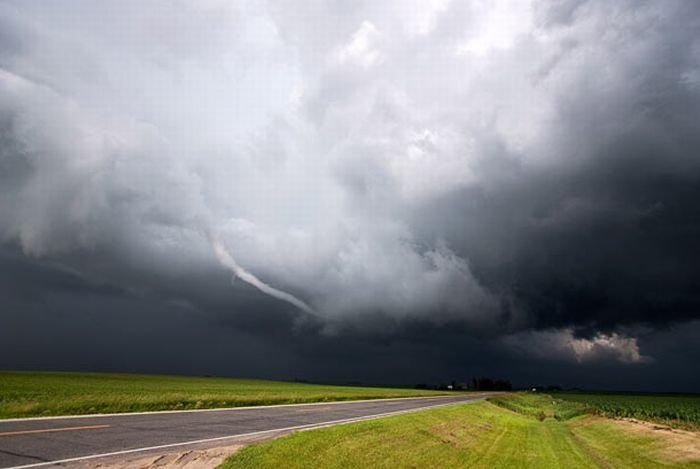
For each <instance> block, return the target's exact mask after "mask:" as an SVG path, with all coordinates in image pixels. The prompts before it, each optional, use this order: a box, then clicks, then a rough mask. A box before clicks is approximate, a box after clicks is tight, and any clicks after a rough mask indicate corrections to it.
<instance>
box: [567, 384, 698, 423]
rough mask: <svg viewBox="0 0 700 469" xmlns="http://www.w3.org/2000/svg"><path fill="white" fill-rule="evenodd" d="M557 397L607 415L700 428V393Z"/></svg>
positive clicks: (572, 395) (589, 410)
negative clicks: (687, 394) (691, 394)
mask: <svg viewBox="0 0 700 469" xmlns="http://www.w3.org/2000/svg"><path fill="white" fill-rule="evenodd" d="M554 397H555V399H556V400H558V401H565V402H567V403H571V404H578V405H580V406H583V407H584V408H585V410H586V411H587V412H593V413H597V414H600V415H604V416H606V417H613V418H620V417H624V418H635V419H639V420H650V421H654V422H660V423H665V424H667V425H670V426H674V427H680V428H688V429H695V430H697V429H700V396H680V395H661V394H656V395H651V394H578V393H576V394H570V393H557V394H555V395H554Z"/></svg>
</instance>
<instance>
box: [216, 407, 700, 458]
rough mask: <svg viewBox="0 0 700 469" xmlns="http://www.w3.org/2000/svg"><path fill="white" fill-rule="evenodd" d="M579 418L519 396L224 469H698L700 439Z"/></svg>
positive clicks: (310, 436)
mask: <svg viewBox="0 0 700 469" xmlns="http://www.w3.org/2000/svg"><path fill="white" fill-rule="evenodd" d="M582 409H583V406H582V405H581V404H578V403H573V402H561V401H558V400H556V399H553V398H551V397H550V396H547V395H542V394H536V395H531V394H518V395H512V396H509V397H500V398H498V399H494V400H493V402H486V401H481V402H475V403H470V404H461V405H455V406H449V407H442V408H438V409H432V410H426V411H420V412H415V413H410V414H404V415H399V416H395V417H388V418H383V419H379V420H373V421H367V422H360V423H353V424H348V425H341V426H335V427H330V428H324V429H318V430H310V431H304V432H298V433H293V434H291V435H289V436H287V437H284V438H281V439H278V440H273V441H269V442H266V443H261V444H258V445H252V446H249V447H246V448H244V449H243V450H241V451H240V452H238V453H236V454H234V455H233V456H232V457H231V458H229V459H228V460H227V461H226V462H225V463H224V464H223V465H222V466H221V467H222V468H225V469H234V468H244V467H245V468H247V467H260V468H266V467H270V468H271V467H287V468H295V467H298V468H302V467H304V468H305V467H316V468H341V467H342V468H364V467H380V468H381V467H387V468H389V467H391V468H393V467H438V466H439V467H474V468H548V469H549V468H599V467H600V468H611V467H614V468H635V469H639V468H656V467H696V468H700V435H698V434H696V433H691V432H681V431H674V432H670V431H660V430H655V429H654V427H653V426H651V425H644V424H633V423H629V422H621V421H615V420H610V419H607V418H603V417H600V416H597V415H590V414H586V415H580V413H581V412H582Z"/></svg>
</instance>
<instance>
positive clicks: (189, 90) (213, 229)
mask: <svg viewBox="0 0 700 469" xmlns="http://www.w3.org/2000/svg"><path fill="white" fill-rule="evenodd" d="M115 5H116V4H115ZM115 5H112V6H109V5H108V6H107V7H103V6H100V7H96V6H95V5H93V4H92V3H91V2H85V3H83V2H74V3H72V4H71V5H70V6H65V7H61V8H56V6H55V5H54V4H53V3H50V2H48V3H44V2H33V3H32V4H28V3H26V2H11V1H9V2H3V3H2V4H0V13H1V14H0V18H2V20H0V21H1V27H0V31H1V33H0V236H1V237H2V240H3V248H2V251H1V255H0V278H2V282H1V283H0V292H2V316H1V317H0V318H1V319H2V321H3V323H4V324H5V326H6V327H3V337H2V338H3V339H4V340H3V341H2V342H3V349H2V351H3V354H2V356H3V357H5V358H4V362H2V363H0V365H2V366H7V367H23V366H25V367H26V366H30V367H35V366H46V367H56V366H58V367H73V366H75V367H81V368H104V369H117V368H121V369H139V370H144V371H152V370H163V371H187V372H194V373H200V371H198V370H200V368H198V366H199V365H198V364H200V363H202V362H206V363H207V365H206V366H204V365H202V366H203V367H204V368H201V369H202V370H203V369H206V370H208V371H207V372H212V373H216V372H217V370H219V371H221V372H225V373H229V374H236V373H243V374H252V375H267V376H280V377H288V378H294V377H309V378H316V379H335V380H353V379H352V378H349V377H352V376H354V375H355V376H359V377H360V379H367V380H373V381H375V382H376V381H382V380H389V381H395V382H396V381H404V382H410V381H420V380H439V379H442V378H440V377H441V376H448V375H450V376H452V378H454V379H467V378H469V376H464V375H465V374H466V375H470V374H494V373H491V372H489V370H494V369H497V370H502V374H504V375H509V376H512V377H514V378H517V379H519V380H520V382H521V383H523V384H527V382H529V381H528V380H529V379H530V378H532V377H536V378H537V380H540V379H541V380H545V378H546V376H543V375H541V374H539V371H538V369H537V366H534V365H532V364H531V363H549V366H550V367H551V368H550V369H551V370H553V371H552V372H551V373H552V376H555V377H556V376H559V377H561V379H562V382H564V381H566V380H569V381H568V382H570V383H572V384H575V383H574V381H575V378H574V377H573V376H574V375H573V373H574V372H572V371H568V368H567V367H570V366H571V364H572V363H574V364H576V367H575V369H576V370H579V371H580V372H581V373H582V376H584V375H585V380H586V381H588V382H596V383H598V384H599V385H605V383H606V382H609V381H606V379H608V377H610V376H612V375H613V374H618V373H620V370H622V369H625V370H631V371H625V373H628V374H629V375H628V377H629V382H630V383H636V384H634V385H636V386H646V383H644V382H643V379H642V376H643V372H644V371H643V370H646V371H647V372H659V373H661V371H660V370H663V369H666V368H664V367H669V368H668V369H669V370H676V371H679V372H683V370H687V369H688V367H689V366H691V365H690V364H691V363H692V361H691V360H690V359H688V360H678V359H677V357H678V351H677V349H674V344H673V340H672V339H670V337H677V338H678V341H680V342H681V343H685V344H689V343H691V342H692V341H693V336H692V334H690V333H689V332H687V330H695V329H697V322H693V321H697V319H698V318H700V294H699V293H698V292H699V291H700V288H699V287H700V268H699V267H698V265H700V262H698V261H699V260H700V252H699V251H700V248H699V247H698V246H700V244H698V242H697V239H698V235H699V234H700V233H699V231H700V208H698V204H697V201H698V200H700V159H699V158H698V154H700V132H698V124H697V123H698V122H700V42H698V39H697V38H698V37H700V8H698V6H697V5H696V3H695V2H683V1H664V2H662V1H656V2H626V1H623V2H617V3H615V4H614V5H611V4H609V3H608V2H603V1H595V0H591V1H583V0H581V1H553V2H529V1H523V2H515V3H513V2H493V4H492V5H488V8H487V7H486V6H485V4H482V3H480V2H442V1H437V2H422V1H421V2H415V4H411V2H406V1H401V2H381V3H376V2H367V3H362V4H358V5H357V7H356V8H353V9H352V11H349V10H347V8H345V7H342V6H339V5H335V4H324V3H323V2H321V3H318V4H305V5H304V6H303V8H302V7H299V5H296V6H294V8H290V6H289V4H287V3H280V4H274V3H273V4H269V5H265V6H260V5H256V4H255V2H253V3H250V4H248V3H246V2H242V3H238V4H235V5H231V4H229V3H228V2H221V3H220V2H215V1H212V2H197V3H196V4H188V5H178V6H177V7H174V6H172V5H170V6H168V7H166V6H164V5H160V4H157V3H155V4H152V5H150V6H143V5H142V4H141V3H140V2H120V3H119V7H118V8H117V7H116V6H115ZM113 7H114V8H113ZM310 18H317V19H318V18H321V19H325V20H323V21H315V22H314V24H315V25H316V26H317V27H313V28H309V27H308V24H309V21H310ZM211 239H219V240H221V243H222V245H223V246H224V247H225V248H226V249H227V250H229V251H230V252H231V255H232V256H233V258H234V259H235V261H233V264H235V266H237V267H239V268H242V269H245V271H246V272H248V273H249V274H251V275H254V276H255V278H256V279H259V281H260V282H264V283H265V285H269V286H270V287H272V288H274V289H275V290H270V289H269V288H268V289H267V291H268V293H269V292H271V291H272V292H273V293H274V292H275V291H277V292H283V293H284V294H289V295H293V296H294V297H296V298H299V299H300V300H301V301H303V302H305V303H308V304H309V306H310V310H312V311H313V314H309V313H308V311H307V312H305V311H303V309H304V308H301V310H300V309H299V308H295V307H294V305H293V304H289V303H285V302H284V301H279V299H278V298H279V297H280V296H281V297H286V298H289V297H288V296H285V295H284V294H283V295H277V297H278V298H274V297H272V296H275V295H274V294H273V295H272V296H269V295H266V294H264V291H265V290H266V289H265V288H262V291H261V290H260V289H256V288H254V286H253V285H251V283H253V284H255V283H256V282H255V281H253V282H251V281H250V277H246V275H245V274H243V275H241V272H242V271H240V270H238V275H237V276H235V277H234V280H233V284H232V282H231V276H232V272H228V271H226V269H225V266H223V265H221V264H220V261H221V256H219V258H218V259H217V256H216V255H215V252H214V250H213V249H212V246H211V244H210V240H211ZM228 264H229V267H231V265H233V264H232V263H231V262H228ZM232 270H233V271H236V270H237V269H236V268H233V269H232ZM246 279H247V280H246ZM257 285H258V287H260V285H261V284H260V283H257ZM292 303H294V302H292ZM39 325H41V326H39ZM679 325H681V326H679ZM682 325H688V329H687V330H684V329H683V326H682ZM38 327H41V328H42V332H41V337H40V342H41V343H44V344H46V345H45V346H42V347H38V348H32V347H28V346H27V345H26V339H27V338H28V337H30V336H32V335H33V330H34V329H35V328H38ZM178 343H179V344H182V343H187V344H191V346H189V347H188V350H187V351H182V350H179V349H178V350H177V351H173V350H174V349H175V348H177V347H178V346H177V344H178ZM87 349H95V350H97V351H98V352H96V353H95V354H94V355H91V356H87V357H86V356H81V354H82V351H84V350H87ZM57 350H58V352H57ZM164 350H167V351H164ZM246 351H248V352H246ZM188 353H189V354H190V355H187V354H188ZM688 353H689V355H690V356H696V355H697V350H694V349H693V350H690V351H689V352H688ZM280 356H283V357H284V359H283V360H281V361H278V360H279V357H280ZM49 357H50V358H49ZM144 357H147V358H144ZM672 357H675V358H672ZM669 361H673V363H672V364H671V363H669ZM176 362H177V363H180V365H177V364H176ZM338 363H342V366H340V367H339V366H338ZM368 363H370V364H368ZM436 363H439V365H436ZM388 369H390V370H393V371H391V372H387V371H386V370H388ZM596 370H599V371H600V370H602V371H603V372H604V376H602V377H600V379H597V378H595V379H594V378H593V376H594V374H595V372H596ZM579 371H577V372H579ZM201 372H202V373H203V372H205V371H201ZM570 373H571V374H570ZM668 373H671V372H670V371H669V372H668ZM452 378H451V379H452ZM532 379H534V378H532ZM582 379H583V378H582ZM630 386H632V384H631V385H630ZM697 386H698V383H697V382H696V381H693V380H692V379H690V378H689V379H688V380H687V381H685V382H683V383H679V384H678V385H677V387H678V388H679V389H680V388H683V389H691V388H693V387H697Z"/></svg>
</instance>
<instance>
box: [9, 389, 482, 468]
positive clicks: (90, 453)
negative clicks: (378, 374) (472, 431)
mask: <svg viewBox="0 0 700 469" xmlns="http://www.w3.org/2000/svg"><path fill="white" fill-rule="evenodd" d="M484 397H486V396H483V395H453V396H446V397H432V398H409V399H381V400H371V401H348V402H336V403H321V404H303V405H284V406H265V407H247V408H238V409H220V410H219V409H217V410H198V411H176V412H149V413H140V414H107V415H99V416H83V417H54V418H40V419H16V420H0V468H7V467H48V466H52V465H57V464H58V463H64V464H65V463H74V464H75V463H82V464H85V463H89V462H90V461H96V460H97V458H104V457H106V456H109V457H112V458H115V457H120V456H123V455H133V454H136V453H141V452H143V453H144V454H147V453H148V452H156V451H161V452H162V451H166V450H172V449H173V448H175V449H182V448H188V447H195V446H202V445H210V446H213V445H219V446H221V445H225V444H230V443H232V442H235V441H236V440H237V439H239V440H241V441H244V440H245V438H251V437H257V436H261V435H267V434H270V435H275V434H279V433H284V432H288V431H291V430H300V429H303V428H312V427H316V426H323V425H324V424H336V423H342V422H344V421H352V420H357V419H364V418H372V417H374V416H382V415H383V414H390V413H401V412H408V411H414V410H419V409H423V408H429V407H435V406H441V405H447V404H454V403H459V402H466V401H473V400H477V399H483V398H484ZM115 453H116V454H115Z"/></svg>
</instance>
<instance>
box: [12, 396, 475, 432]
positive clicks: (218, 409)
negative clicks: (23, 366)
mask: <svg viewBox="0 0 700 469" xmlns="http://www.w3.org/2000/svg"><path fill="white" fill-rule="evenodd" d="M463 395H464V396H475V395H480V394H463ZM456 396H459V394H443V395H440V396H414V397H377V398H373V399H360V400H351V399H348V400H340V401H316V402H299V403H296V404H271V405H249V406H240V407H214V408H211V409H183V410H149V411H144V412H116V413H111V414H82V415H52V416H50V417H17V418H9V419H0V425H2V424H3V423H5V422H29V421H33V420H58V419H87V418H100V417H127V416H129V415H152V414H189V413H193V412H221V411H229V410H250V409H273V408H276V407H295V406H302V405H309V406H310V405H337V404H350V403H354V402H376V401H400V400H405V399H439V398H445V397H456Z"/></svg>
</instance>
